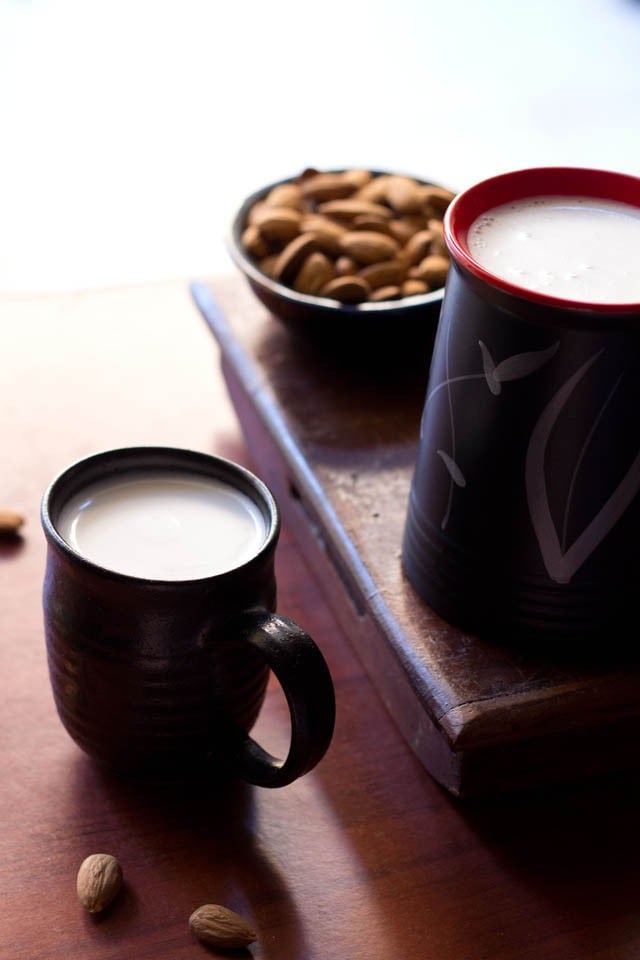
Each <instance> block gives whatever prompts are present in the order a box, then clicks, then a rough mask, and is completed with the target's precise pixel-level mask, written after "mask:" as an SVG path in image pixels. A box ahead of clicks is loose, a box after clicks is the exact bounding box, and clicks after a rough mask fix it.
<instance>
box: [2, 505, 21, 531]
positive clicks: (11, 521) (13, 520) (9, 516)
mask: <svg viewBox="0 0 640 960" xmlns="http://www.w3.org/2000/svg"><path fill="white" fill-rule="evenodd" d="M23 523H24V517H23V516H22V514H20V513H16V512H15V510H0V537H15V535H16V534H17V533H18V531H19V530H20V527H21V526H22V524H23Z"/></svg>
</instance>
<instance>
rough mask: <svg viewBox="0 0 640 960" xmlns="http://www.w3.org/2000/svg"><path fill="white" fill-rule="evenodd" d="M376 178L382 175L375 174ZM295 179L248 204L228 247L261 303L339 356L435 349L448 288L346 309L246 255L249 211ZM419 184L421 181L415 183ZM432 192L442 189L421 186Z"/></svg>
mask: <svg viewBox="0 0 640 960" xmlns="http://www.w3.org/2000/svg"><path fill="white" fill-rule="evenodd" d="M374 174H375V175H378V174H379V171H374ZM296 179H297V178H296V177H289V178H287V179H284V180H279V181H277V182H275V183H271V184H269V185H267V186H265V187H262V188H261V189H260V190H257V191H256V192H255V193H253V194H251V195H250V196H249V197H247V199H246V200H245V201H244V203H243V204H242V206H241V207H240V209H239V210H238V211H237V213H236V215H235V217H234V218H233V221H232V225H231V232H230V235H229V237H228V240H227V246H228V250H229V253H230V255H231V258H232V259H233V261H234V263H235V264H236V266H237V267H238V268H239V269H240V271H241V272H242V273H243V274H244V276H245V278H246V280H247V282H248V283H249V286H250V287H251V289H252V290H253V292H254V294H255V295H256V297H257V298H258V299H259V300H260V301H261V302H262V303H263V304H264V306H265V307H267V309H268V310H269V311H270V313H271V314H273V316H275V317H277V319H278V320H280V321H282V323H283V324H285V325H286V327H287V328H288V329H290V330H291V331H292V332H293V333H294V334H296V336H299V337H303V338H304V339H305V340H307V341H309V342H311V343H314V344H317V345H319V346H320V345H321V346H328V347H329V348H331V349H333V350H338V351H340V350H343V349H344V350H346V349H349V348H351V349H352V348H356V349H357V350H359V351H362V352H364V353H365V354H371V353H374V352H387V351H391V352H393V353H397V352H398V351H400V352H408V351H411V350H414V349H416V347H426V348H429V349H430V347H431V346H432V344H433V339H434V336H435V330H436V326H437V323H438V317H439V315H440V307H441V304H442V298H443V295H444V287H442V288H440V289H438V290H433V291H431V292H430V293H424V294H419V295H417V296H412V297H404V298H402V299H397V300H384V301H379V302H366V303H360V304H356V305H349V304H343V303H340V302H339V301H338V300H331V299H328V298H326V297H319V296H311V295H309V294H304V293H298V292H297V291H296V290H293V289H291V288H290V287H287V286H285V285H284V284H282V283H278V282H277V281H276V280H273V279H272V278H271V277H269V276H267V275H266V274H265V273H263V272H262V271H261V270H260V269H259V267H258V266H257V265H256V264H255V263H254V262H253V261H252V260H251V258H250V257H249V256H248V254H247V253H246V252H245V250H244V249H243V245H242V234H243V231H244V229H245V226H246V223H247V218H248V215H249V211H250V210H251V208H252V207H253V206H254V204H256V203H257V202H258V201H259V200H262V199H264V197H266V196H267V194H268V193H269V192H270V191H271V190H272V189H273V188H274V187H276V186H279V185H280V184H285V183H292V182H294V181H295V180H296ZM415 179H417V178H415ZM419 182H420V183H422V184H425V185H428V186H438V184H433V183H430V182H429V181H425V180H420V181H419Z"/></svg>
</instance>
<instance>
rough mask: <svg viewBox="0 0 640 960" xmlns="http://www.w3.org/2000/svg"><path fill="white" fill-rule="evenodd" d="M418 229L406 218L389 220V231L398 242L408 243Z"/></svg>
mask: <svg viewBox="0 0 640 960" xmlns="http://www.w3.org/2000/svg"><path fill="white" fill-rule="evenodd" d="M415 232H416V231H415V230H414V228H413V226H412V225H411V224H410V223H408V222H407V221H406V220H402V219H400V218H398V219H394V220H390V221H389V233H390V235H391V236H392V237H394V238H395V239H396V240H397V241H398V243H407V242H408V241H409V240H410V239H411V237H412V236H413V235H414V233H415Z"/></svg>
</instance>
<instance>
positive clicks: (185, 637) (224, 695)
mask: <svg viewBox="0 0 640 960" xmlns="http://www.w3.org/2000/svg"><path fill="white" fill-rule="evenodd" d="M139 471H145V472H149V473H150V474H151V475H153V474H154V473H156V472H158V474H159V475H165V474H167V473H169V474H170V473H171V472H172V471H180V472H182V473H185V472H186V473H188V474H191V475H193V476H194V477H198V478H212V479H213V480H214V481H216V482H220V481H221V482H222V483H224V484H228V485H230V486H231V487H232V488H234V489H235V490H236V491H239V492H240V493H242V494H244V495H245V496H247V497H249V498H250V500H251V501H252V502H253V504H255V505H256V506H257V508H258V510H259V511H260V514H261V515H262V518H263V519H264V524H265V530H266V536H265V538H264V542H263V543H262V545H261V546H259V548H258V549H257V550H256V552H255V554H254V555H252V556H251V557H250V558H249V559H247V560H246V561H243V562H241V563H239V564H238V565H237V566H235V568H233V569H229V570H225V571H224V572H222V573H218V574H214V575H211V576H203V577H199V578H198V579H191V580H187V579H185V580H163V579H146V578H145V577H144V576H142V577H141V576H133V575H130V574H126V573H118V572H114V571H113V570H111V569H107V568H106V567H105V566H100V565H99V564H97V563H95V562H93V561H91V560H89V559H87V557H86V556H84V555H82V554H81V553H80V552H79V550H78V549H77V548H75V547H74V546H72V545H71V544H70V543H69V542H67V541H66V540H65V539H64V538H63V537H62V535H61V533H60V531H59V528H58V524H59V520H60V516H61V511H62V510H63V508H64V506H65V504H67V503H68V502H69V501H70V499H71V498H72V497H75V496H77V495H78V494H81V493H82V491H83V490H84V489H85V488H86V487H88V486H89V485H91V484H93V483H96V482H104V481H105V480H107V481H108V480H109V479H110V478H113V479H114V480H117V479H122V478H123V477H124V478H126V477H127V476H128V475H134V474H136V473H137V472H139ZM42 524H43V528H44V532H45V536H46V539H47V544H48V552H47V565H46V575H45V581H44V618H45V633H46V643H47V654H48V662H49V672H50V678H51V683H52V688H53V693H54V698H55V702H56V706H57V709H58V713H59V715H60V718H61V720H62V723H63V725H64V726H65V728H66V730H67V732H68V733H69V734H70V736H71V737H72V738H73V739H74V740H75V741H76V743H77V744H78V745H79V746H80V747H82V748H83V750H85V751H86V752H87V753H88V754H90V755H91V756H93V757H94V758H96V759H97V760H99V761H101V762H103V763H104V764H106V765H108V766H111V767H113V768H115V769H117V770H120V771H124V772H127V773H129V774H133V775H140V776H152V777H156V778H166V777H175V776H176V775H187V774H193V773H203V774H205V773H206V774H207V775H210V774H211V773H213V774H214V775H220V776H238V777H240V778H242V779H245V780H247V781H248V782H250V783H253V784H258V785H260V786H265V787H280V786H283V785H285V784H288V783H290V782H292V781H293V780H295V779H296V778H298V777H300V776H302V775H303V774H304V773H306V772H307V771H309V770H311V769H312V768H313V767H314V766H315V765H316V764H317V763H318V761H319V760H320V759H321V758H322V756H323V755H324V754H325V752H326V750H327V748H328V746H329V744H330V741H331V737H332V733H333V726H334V717H335V702H334V691H333V684H332V681H331V676H330V674H329V670H328V668H327V665H326V662H325V660H324V658H323V656H322V654H321V652H320V650H319V649H318V647H317V646H316V644H315V643H314V642H313V640H312V639H311V638H310V637H309V636H308V635H307V634H306V633H305V632H304V631H303V630H302V629H301V628H300V627H299V626H297V625H296V624H295V623H293V622H292V621H291V620H289V619H287V618H285V617H283V616H279V615H278V614H277V613H275V612H274V611H275V604H276V580H275V574H274V555H275V550H276V544H277V541H278V536H279V531H280V519H279V512H278V508H277V505H276V502H275V500H274V498H273V496H272V494H271V493H270V491H269V490H268V488H267V487H266V486H265V484H264V483H263V482H262V481H261V480H259V479H258V478H257V477H255V476H254V475H253V474H252V473H250V472H249V471H248V470H246V469H244V468H243V467H241V466H239V465H237V464H235V463H232V462H230V461H228V460H224V459H222V458H219V457H214V456H210V455H208V454H204V453H199V452H196V451H190V450H181V449H173V448H165V447H134V448H125V449H119V450H111V451H106V452H103V453H98V454H95V455H94V456H90V457H88V458H86V459H84V460H81V461H79V462H78V463H75V464H73V465H72V466H70V467H68V468H67V469H66V470H64V471H63V472H62V473H61V474H60V475H59V476H58V477H57V478H56V479H55V480H54V481H53V482H52V484H51V485H50V486H49V488H48V490H47V491H46V493H45V494H44V498H43V502H42ZM269 668H271V670H273V672H274V674H275V676H276V677H277V679H278V680H279V682H280V684H281V686H282V689H283V691H284V694H285V696H286V699H287V702H288V705H289V710H290V717H291V742H290V748H289V752H288V755H287V757H286V759H285V760H284V761H280V760H277V759H276V758H274V757H272V756H271V755H270V754H268V753H267V752H266V751H265V750H264V749H263V748H262V747H260V746H259V745H258V743H257V742H256V741H255V740H253V739H252V738H251V737H250V735H249V731H250V730H251V727H252V725H253V724H254V722H255V721H256V718H257V716H258V713H259V711H260V707H261V705H262V702H263V699H264V694H265V689H266V685H267V680H268V674H269Z"/></svg>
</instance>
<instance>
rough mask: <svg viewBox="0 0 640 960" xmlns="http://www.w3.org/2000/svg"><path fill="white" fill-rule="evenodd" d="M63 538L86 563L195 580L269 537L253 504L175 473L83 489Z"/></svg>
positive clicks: (235, 562) (226, 488) (237, 560)
mask: <svg viewBox="0 0 640 960" xmlns="http://www.w3.org/2000/svg"><path fill="white" fill-rule="evenodd" d="M56 526H57V529H58V532H59V533H60V535H61V536H62V537H63V539H64V540H66V541H67V543H69V544H70V545H71V546H72V547H74V549H75V550H76V551H77V552H78V553H80V554H82V555H83V556H84V557H86V559H88V560H91V561H93V562H94V563H97V564H99V565H100V566H102V567H106V568H108V569H109V570H114V571H116V572H118V573H126V574H129V575H132V576H136V577H144V578H145V579H151V580H195V579H199V578H201V577H207V576H212V575H214V574H217V573H223V572H224V571H226V570H232V569H233V568H235V567H237V566H239V565H240V564H242V563H244V562H246V561H247V560H249V559H251V557H253V556H255V555H256V553H257V552H258V551H259V550H260V548H261V546H262V544H263V543H264V542H265V540H266V537H267V525H266V522H265V520H264V518H263V516H262V513H261V512H260V509H259V508H258V507H257V506H256V504H255V503H254V502H253V500H251V499H250V498H249V497H247V496H246V495H245V494H244V493H241V492H240V491H239V490H236V489H235V488H234V487H232V486H231V485H230V484H227V483H224V482H222V481H219V480H215V479H213V478H211V479H209V478H207V477H199V476H195V475H193V474H188V473H180V472H174V471H171V472H169V471H167V472H159V471H156V472H153V473H152V472H144V473H142V472H140V473H133V472H132V473H130V474H127V476H126V478H125V477H122V478H118V479H114V478H111V479H109V480H105V481H101V482H98V483H94V484H92V485H90V486H87V487H85V489H84V490H82V491H81V492H80V493H79V494H77V495H75V496H74V497H72V498H71V499H70V500H69V501H68V502H67V503H66V504H65V505H64V506H63V508H62V511H61V514H60V517H59V519H58V522H57V524H56Z"/></svg>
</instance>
